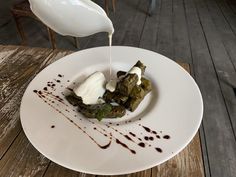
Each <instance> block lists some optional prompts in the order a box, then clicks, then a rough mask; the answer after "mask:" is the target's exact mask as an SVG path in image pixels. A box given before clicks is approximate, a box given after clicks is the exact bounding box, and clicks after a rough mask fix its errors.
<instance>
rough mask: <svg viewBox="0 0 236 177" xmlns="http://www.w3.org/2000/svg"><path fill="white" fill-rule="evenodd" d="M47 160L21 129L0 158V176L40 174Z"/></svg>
mask: <svg viewBox="0 0 236 177" xmlns="http://www.w3.org/2000/svg"><path fill="white" fill-rule="evenodd" d="M48 163H49V160H48V159H47V158H45V157H44V156H43V155H41V154H40V153H39V152H38V151H37V150H36V149H35V148H34V147H33V146H32V145H31V144H30V142H29V141H28V139H27V138H26V136H25V134H24V133H23V131H22V132H21V133H20V135H19V136H18V138H17V139H16V141H14V143H13V144H12V146H11V148H10V149H9V151H8V153H7V154H6V155H5V156H4V157H3V158H2V159H1V160H0V176H4V177H10V176H42V175H43V173H44V171H45V169H46V167H47V165H48Z"/></svg>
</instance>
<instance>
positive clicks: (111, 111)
mask: <svg viewBox="0 0 236 177" xmlns="http://www.w3.org/2000/svg"><path fill="white" fill-rule="evenodd" d="M66 99H67V100H68V102H69V103H70V104H72V105H73V106H78V111H79V112H81V113H82V114H83V115H84V116H85V117H87V118H96V119H98V120H99V121H101V120H102V119H103V118H117V117H122V116H124V115H125V112H126V110H125V108H124V107H123V106H114V105H111V104H109V103H103V104H93V105H86V104H84V103H83V102H82V99H81V98H80V97H78V96H76V95H75V94H71V95H68V96H66ZM127 99H128V98H127Z"/></svg>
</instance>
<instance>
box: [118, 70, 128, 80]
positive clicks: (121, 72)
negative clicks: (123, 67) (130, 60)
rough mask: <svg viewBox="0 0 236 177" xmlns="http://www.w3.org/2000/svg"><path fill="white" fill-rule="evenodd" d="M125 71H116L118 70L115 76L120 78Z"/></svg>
mask: <svg viewBox="0 0 236 177" xmlns="http://www.w3.org/2000/svg"><path fill="white" fill-rule="evenodd" d="M126 73H127V72H125V71H118V72H117V73H116V76H117V78H120V77H121V76H125V75H126Z"/></svg>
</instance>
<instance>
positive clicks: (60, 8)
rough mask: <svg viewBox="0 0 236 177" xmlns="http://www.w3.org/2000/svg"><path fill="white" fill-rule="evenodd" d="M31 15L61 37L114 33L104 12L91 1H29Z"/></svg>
mask: <svg viewBox="0 0 236 177" xmlns="http://www.w3.org/2000/svg"><path fill="white" fill-rule="evenodd" d="M29 2H30V7H31V10H32V11H33V13H34V14H35V15H36V16H37V17H38V18H39V19H40V20H41V21H42V22H43V23H45V24H46V25H47V26H49V27H50V28H51V29H53V30H54V31H56V32H57V33H59V34H61V35H70V36H75V37H84V36H89V35H92V34H95V33H98V32H108V33H109V34H112V33H113V32H114V28H113V24H112V22H111V20H110V19H109V18H108V16H107V15H106V13H105V11H104V10H103V9H102V8H101V7H100V6H98V5H97V4H96V3H94V2H92V1H91V0H29Z"/></svg>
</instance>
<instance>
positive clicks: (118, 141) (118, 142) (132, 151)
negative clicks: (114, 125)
mask: <svg viewBox="0 0 236 177" xmlns="http://www.w3.org/2000/svg"><path fill="white" fill-rule="evenodd" d="M116 143H117V144H120V145H121V146H123V147H124V148H126V149H128V150H130V152H131V153H133V154H136V151H135V150H133V149H130V148H129V147H128V146H127V145H126V144H124V143H122V142H121V141H120V140H118V139H117V138H116Z"/></svg>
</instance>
